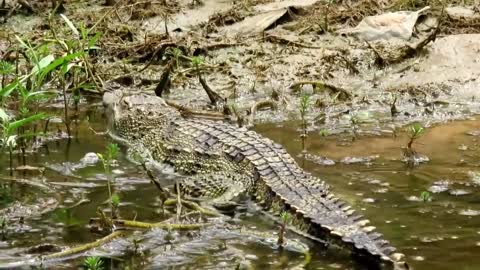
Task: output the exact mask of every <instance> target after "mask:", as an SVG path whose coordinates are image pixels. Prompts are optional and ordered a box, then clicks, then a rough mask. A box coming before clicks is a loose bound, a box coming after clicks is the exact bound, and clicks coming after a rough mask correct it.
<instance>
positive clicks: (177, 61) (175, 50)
mask: <svg viewBox="0 0 480 270" xmlns="http://www.w3.org/2000/svg"><path fill="white" fill-rule="evenodd" d="M171 54H172V56H173V58H174V59H175V65H176V67H177V70H179V69H180V57H181V56H182V55H183V52H182V50H180V49H179V48H173V49H172V50H171Z"/></svg>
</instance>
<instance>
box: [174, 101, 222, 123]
mask: <svg viewBox="0 0 480 270" xmlns="http://www.w3.org/2000/svg"><path fill="white" fill-rule="evenodd" d="M165 102H166V103H167V104H168V105H169V106H171V107H174V108H175V109H177V110H178V111H179V112H180V114H181V115H182V116H183V117H185V118H189V117H197V118H205V119H215V120H223V119H224V118H225V117H224V115H223V114H222V113H218V112H209V111H194V110H192V109H189V108H186V107H185V106H182V105H180V104H177V103H175V102H173V101H169V100H165Z"/></svg>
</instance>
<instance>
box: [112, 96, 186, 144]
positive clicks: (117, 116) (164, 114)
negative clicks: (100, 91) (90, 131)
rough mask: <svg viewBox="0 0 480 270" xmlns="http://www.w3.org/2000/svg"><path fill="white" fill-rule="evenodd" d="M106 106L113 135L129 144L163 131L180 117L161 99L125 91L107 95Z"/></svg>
mask: <svg viewBox="0 0 480 270" xmlns="http://www.w3.org/2000/svg"><path fill="white" fill-rule="evenodd" d="M103 106H104V107H105V109H106V115H107V122H108V129H109V133H110V135H111V136H112V137H114V138H116V139H118V140H121V141H123V142H125V143H127V144H128V143H129V142H132V141H135V140H137V139H139V138H142V137H143V136H144V135H145V134H147V133H151V132H155V130H158V131H160V130H161V129H163V128H165V127H166V126H167V125H168V124H169V123H170V121H171V120H172V119H174V118H177V117H179V116H180V113H179V112H178V111H177V110H176V109H174V108H172V107H170V106H168V105H167V103H166V102H165V101H164V100H163V99H162V98H160V97H157V96H152V95H147V94H144V93H141V94H133V95H129V94H128V93H126V91H122V90H114V91H111V92H106V93H105V94H104V95H103Z"/></svg>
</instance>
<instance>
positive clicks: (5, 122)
mask: <svg viewBox="0 0 480 270" xmlns="http://www.w3.org/2000/svg"><path fill="white" fill-rule="evenodd" d="M45 117H46V114H44V113H37V114H34V115H30V116H27V117H24V118H20V119H18V120H13V119H12V118H11V117H10V116H9V115H8V114H7V113H6V112H5V110H4V109H3V108H1V107H0V153H3V152H4V150H5V149H7V150H8V153H9V160H10V162H9V168H10V175H12V173H13V151H14V149H15V148H16V147H17V146H18V143H17V142H18V140H19V139H23V138H27V137H31V136H33V134H32V133H21V134H19V132H18V131H19V129H21V128H25V127H26V126H27V125H29V124H30V123H33V122H35V121H38V120H41V119H44V118H45Z"/></svg>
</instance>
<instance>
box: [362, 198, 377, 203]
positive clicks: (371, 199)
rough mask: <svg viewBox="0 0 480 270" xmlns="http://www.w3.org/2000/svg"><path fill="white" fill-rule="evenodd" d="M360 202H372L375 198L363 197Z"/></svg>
mask: <svg viewBox="0 0 480 270" xmlns="http://www.w3.org/2000/svg"><path fill="white" fill-rule="evenodd" d="M362 202H366V203H374V202H375V199H373V198H365V199H363V200H362Z"/></svg>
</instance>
